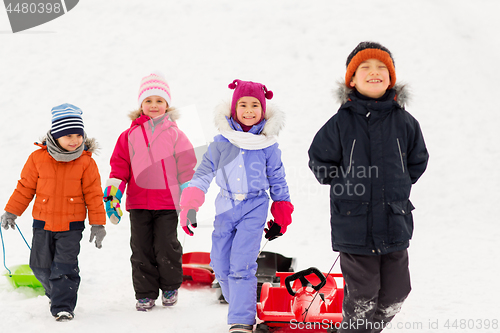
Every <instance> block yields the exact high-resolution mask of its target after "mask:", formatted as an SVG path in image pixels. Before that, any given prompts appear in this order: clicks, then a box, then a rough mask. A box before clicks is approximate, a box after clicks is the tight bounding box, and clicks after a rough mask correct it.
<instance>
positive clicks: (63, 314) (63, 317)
mask: <svg viewBox="0 0 500 333" xmlns="http://www.w3.org/2000/svg"><path fill="white" fill-rule="evenodd" d="M54 317H55V318H56V321H69V320H72V319H73V317H74V315H73V314H72V313H71V312H68V311H60V312H58V313H57V314H56V315H55V316H54Z"/></svg>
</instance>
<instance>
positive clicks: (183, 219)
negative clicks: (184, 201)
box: [179, 209, 198, 236]
mask: <svg viewBox="0 0 500 333" xmlns="http://www.w3.org/2000/svg"><path fill="white" fill-rule="evenodd" d="M179 218H180V224H181V227H182V230H184V232H185V233H186V234H188V235H189V236H193V235H194V232H193V231H192V230H191V229H189V226H192V227H193V228H196V227H197V226H198V223H197V222H196V210H194V209H189V210H188V211H187V213H186V210H185V209H183V210H181V213H180V215H179Z"/></svg>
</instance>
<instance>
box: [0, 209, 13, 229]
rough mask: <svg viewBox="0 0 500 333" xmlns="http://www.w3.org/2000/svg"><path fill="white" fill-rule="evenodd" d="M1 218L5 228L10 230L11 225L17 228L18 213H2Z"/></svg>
mask: <svg viewBox="0 0 500 333" xmlns="http://www.w3.org/2000/svg"><path fill="white" fill-rule="evenodd" d="M0 219H1V221H2V222H1V223H2V228H4V229H5V230H8V229H9V227H11V228H12V229H16V222H15V221H16V219H17V215H14V214H12V213H9V212H5V213H3V214H2V217H1V218H0Z"/></svg>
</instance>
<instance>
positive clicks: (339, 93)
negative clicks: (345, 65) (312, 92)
mask: <svg viewBox="0 0 500 333" xmlns="http://www.w3.org/2000/svg"><path fill="white" fill-rule="evenodd" d="M337 85H338V87H337V89H336V90H335V89H334V91H333V93H334V96H335V97H336V99H337V102H339V103H340V104H341V105H342V104H345V103H346V102H347V101H349V94H350V93H352V92H353V91H354V89H353V88H348V87H347V86H346V85H345V82H344V81H340V80H339V81H337ZM392 89H393V90H395V91H396V102H397V103H398V104H399V105H400V106H401V107H402V108H404V107H405V106H406V105H407V104H408V102H409V101H410V99H411V96H410V95H411V94H410V92H409V88H408V85H407V84H405V83H396V85H395V86H394V87H393V88H392Z"/></svg>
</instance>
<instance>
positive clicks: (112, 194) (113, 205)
mask: <svg viewBox="0 0 500 333" xmlns="http://www.w3.org/2000/svg"><path fill="white" fill-rule="evenodd" d="M125 185H126V183H125V182H124V181H122V180H120V179H116V178H110V179H108V181H107V182H106V187H105V188H104V197H103V200H104V202H105V204H106V214H107V215H108V218H109V221H110V222H111V223H113V224H118V223H120V219H121V217H122V216H123V212H122V210H121V208H120V203H121V199H122V196H123V192H124V191H125Z"/></svg>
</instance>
